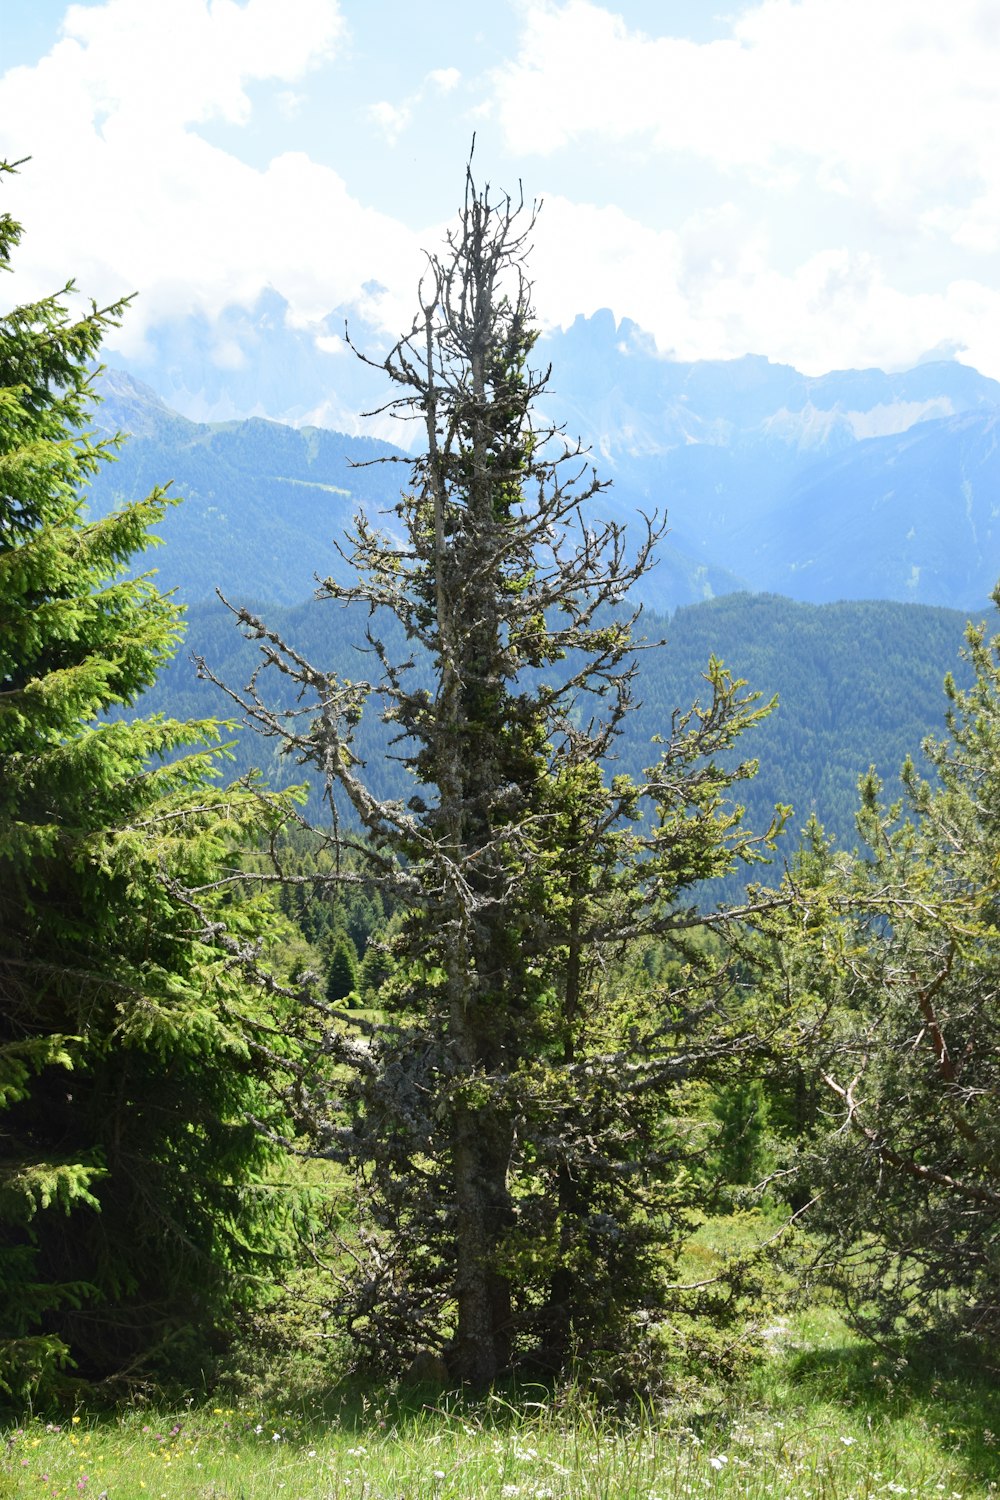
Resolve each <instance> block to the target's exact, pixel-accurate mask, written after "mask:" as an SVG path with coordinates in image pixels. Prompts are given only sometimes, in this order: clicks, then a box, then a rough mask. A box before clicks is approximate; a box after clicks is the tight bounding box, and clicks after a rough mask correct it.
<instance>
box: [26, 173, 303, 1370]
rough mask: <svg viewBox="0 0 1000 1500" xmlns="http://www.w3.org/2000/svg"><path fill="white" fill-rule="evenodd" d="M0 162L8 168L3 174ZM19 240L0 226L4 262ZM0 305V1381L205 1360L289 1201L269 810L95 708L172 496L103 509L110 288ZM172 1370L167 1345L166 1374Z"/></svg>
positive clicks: (144, 644) (140, 667) (121, 660)
mask: <svg viewBox="0 0 1000 1500" xmlns="http://www.w3.org/2000/svg"><path fill="white" fill-rule="evenodd" d="M2 170H3V171H9V170H11V169H10V168H8V167H4V168H3V169H2ZM19 237H20V230H19V227H18V226H17V225H16V224H15V223H13V222H12V220H11V219H10V218H9V216H4V217H2V218H0V262H2V263H4V264H6V263H7V261H8V260H9V257H10V253H11V251H12V250H13V248H14V247H15V246H16V244H17V242H18V239H19ZM71 292H72V285H69V286H67V287H66V288H65V289H64V290H63V292H62V293H60V294H58V295H56V296H53V297H51V298H46V299H43V300H42V301H39V302H36V303H33V304H31V305H28V306H22V307H16V308H15V309H14V310H13V311H12V312H10V313H8V314H6V316H5V317H3V318H2V319H0V414H2V420H0V476H2V486H0V994H2V1004H0V1109H2V1113H0V1300H2V1302H3V1305H4V1307H5V1308H6V1309H7V1310H8V1312H7V1316H6V1318H5V1326H4V1327H3V1329H2V1330H0V1389H3V1390H6V1391H7V1392H8V1393H10V1394H17V1395H20V1394H23V1393H24V1390H25V1388H26V1387H27V1386H30V1385H33V1384H35V1383H36V1382H37V1381H38V1380H39V1379H40V1378H41V1377H42V1376H43V1375H45V1374H46V1373H49V1374H51V1373H53V1372H55V1371H57V1370H58V1369H59V1368H60V1367H61V1366H64V1365H65V1364H66V1363H67V1362H68V1361H72V1363H73V1364H74V1365H75V1366H76V1368H77V1370H78V1371H79V1373H80V1374H82V1375H86V1376H89V1377H94V1378H100V1377H107V1376H110V1375H113V1374H115V1373H116V1372H118V1371H121V1370H123V1369H129V1370H130V1371H132V1372H138V1371H139V1370H141V1369H145V1368H148V1367H149V1366H150V1364H151V1363H152V1364H154V1365H155V1364H156V1362H157V1361H159V1365H160V1368H161V1369H162V1368H165V1367H167V1366H168V1365H169V1363H170V1360H171V1358H173V1357H174V1356H173V1355H172V1354H171V1353H170V1351H171V1350H174V1351H180V1350H183V1357H184V1358H190V1359H196V1360H198V1361H199V1362H203V1361H204V1360H205V1359H206V1357H208V1355H209V1354H210V1351H211V1346H212V1345H213V1343H217V1342H218V1341H219V1339H220V1338H221V1337H222V1335H223V1333H224V1328H225V1324H226V1321H227V1319H228V1318H229V1317H230V1315H231V1311H232V1309H233V1307H234V1306H236V1305H237V1304H238V1303H239V1302H240V1301H241V1300H244V1299H245V1298H246V1296H247V1295H249V1291H248V1285H247V1283H246V1281H245V1280H244V1279H243V1278H245V1276H246V1274H247V1273H248V1272H249V1271H251V1270H254V1269H257V1268H260V1267H263V1266H264V1265H266V1264H267V1260H268V1257H269V1256H271V1255H272V1254H273V1253H274V1250H275V1247H276V1245H277V1243H278V1241H277V1238H276V1235H277V1230H278V1226H279V1221H280V1217H281V1216H280V1213H276V1212H275V1210H274V1209H273V1208H272V1206H271V1203H272V1200H271V1198H269V1197H268V1196H267V1195H260V1194H258V1193H257V1192H255V1191H254V1187H253V1184H254V1183H255V1182H259V1181H260V1179H261V1174H262V1173H263V1171H264V1169H265V1167H266V1165H267V1162H268V1160H269V1157H270V1155H271V1151H270V1148H268V1147H266V1146H265V1145H264V1143H263V1141H262V1138H261V1136H260V1135H259V1133H258V1132H257V1130H256V1129H255V1127H254V1125H253V1124H252V1122H251V1117H252V1116H254V1115H261V1116H267V1115H269V1114H273V1112H274V1106H273V1105H272V1104H271V1103H270V1102H269V1097H268V1094H267V1091H266V1089H265V1072H266V1068H265V1066H264V1064H263V1062H262V1059H261V1054H260V1052H259V1050H258V1049H257V1048H256V1047H255V1045H254V1039H253V1029H252V1026H250V1027H248V1024H247V1023H246V1022H245V1020H244V1018H245V1017H248V1016H249V1017H251V1018H252V1016H253V1014H254V1012H255V1011H256V1012H257V1013H258V1014H259V1013H260V1008H261V1002H260V1001H259V1000H258V999H255V998H254V995H253V992H252V990H251V989H250V987H249V986H248V984H247V982H246V980H245V978H244V968H245V964H243V963H241V961H240V957H239V955H240V952H241V951H244V952H245V953H246V954H249V953H251V952H252V950H253V947H254V944H255V943H256V941H257V939H258V938H259V936H260V934H261V932H262V924H263V923H264V922H265V921H266V917H267V913H266V908H265V907H264V906H262V905H261V903H260V902H259V901H258V900H255V899H251V898H249V897H244V896H242V895H240V894H239V892H238V890H237V888H236V887H235V886H234V885H233V884H232V881H231V879H230V878H229V876H230V872H231V869H232V867H233V866H234V864H235V861H236V859H237V851H238V849H239V846H240V845H241V843H243V842H245V841H248V840H252V839H256V838H259V837H260V836H261V835H262V833H263V832H264V831H265V830H266V829H267V828H269V827H273V826H276V825H277V823H278V821H279V820H280V818H281V816H282V808H281V805H280V804H279V803H278V802H275V801H273V800H268V799H267V798H265V797H263V796H262V795H261V794H260V793H259V791H258V790H257V789H256V788H255V787H254V786H253V785H252V784H250V783H245V784H242V785H236V786H233V787H231V788H229V789H228V790H224V789H222V788H221V787H220V786H219V784H218V775H219V764H218V763H219V752H218V745H219V740H220V726H219V725H217V724H215V723H213V722H193V723H180V722H177V721H173V720H169V719H164V718H161V717H152V718H147V719H144V720H136V721H133V722H127V721H126V720H125V719H124V718H122V717H111V715H114V714H116V713H118V712H120V711H122V710H125V709H127V708H130V707H131V706H132V705H133V704H134V703H135V700H136V699H137V697H138V696H139V694H140V693H141V692H142V691H143V689H144V688H146V687H147V686H148V685H149V684H150V683H152V682H153V680H154V679H155V677H156V674H157V672H158V671H159V669H160V667H161V666H162V665H163V663H164V662H165V661H166V660H167V658H168V657H169V655H170V654H171V652H172V651H173V649H174V647H175V645H176V643H177V641H178V640H179V638H180V619H179V612H178V609H177V607H176V606H175V605H174V604H173V603H172V602H171V601H170V600H169V599H167V598H165V597H164V596H162V595H161V594H160V593H159V592H158V591H157V589H156V587H155V585H154V583H153V580H152V577H151V576H150V575H149V574H146V575H143V576H141V577H138V578H130V577H127V576H125V573H124V568H125V565H126V564H127V562H128V561H129V559H130V558H131V557H132V555H133V554H134V553H135V552H136V551H137V550H138V549H140V548H142V547H145V546H146V545H148V543H149V541H150V536H149V528H150V527H151V526H152V525H154V524H155V523H156V522H157V521H158V520H159V519H160V518H161V517H162V516H163V515H164V513H165V510H166V507H167V504H168V501H167V498H166V496H165V495H164V494H163V492H162V491H154V493H153V494H152V495H151V496H149V498H148V499H146V500H143V501H139V502H136V503H134V504H132V505H130V506H128V507H127V508H125V509H124V510H122V511H119V512H116V513H114V514H113V515H110V516H107V517H105V518H103V519H101V520H99V521H92V522H89V523H88V522H87V521H85V520H84V517H83V491H84V487H85V485H86V483H87V481H88V479H89V478H90V477H91V476H92V475H93V474H94V473H95V472H96V471H97V470H98V468H99V467H100V466H101V465H102V464H104V463H105V462H106V461H107V460H108V459H109V458H110V457H111V456H112V452H111V450H112V448H113V446H114V444H113V443H105V442H96V441H95V440H94V439H93V437H92V436H89V435H88V434H87V432H86V423H87V417H88V411H89V408H90V404H91V399H92V398H91V377H90V376H89V375H88V366H89V365H90V363H91V362H92V360H93V358H94V356H95V355H96V353H97V350H98V348H99V346H100V342H101V338H102V335H103V333H104V331H105V329H106V328H107V327H108V326H109V325H113V324H115V323H117V321H118V319H119V318H120V317H121V315H122V313H123V311H124V306H125V304H124V303H116V304H113V305H112V306H110V307H108V308H105V309H98V308H97V307H96V306H92V307H91V310H90V311H89V312H84V313H82V314H79V315H76V314H74V313H73V312H71V311H70V307H69V303H68V301H67V298H68V296H69V294H70V293H71ZM176 1363H177V1361H176V1360H175V1364H176Z"/></svg>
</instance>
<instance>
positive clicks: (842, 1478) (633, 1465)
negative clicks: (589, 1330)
mask: <svg viewBox="0 0 1000 1500" xmlns="http://www.w3.org/2000/svg"><path fill="white" fill-rule="evenodd" d="M535 1398H538V1399H535ZM990 1423H993V1424H994V1426H995V1427H996V1428H1000V1400H998V1397H997V1395H996V1393H995V1391H994V1388H993V1383H992V1382H991V1381H990V1380H987V1379H985V1378H984V1377H976V1376H974V1375H972V1374H968V1373H967V1374H965V1375H963V1374H961V1373H960V1372H955V1373H953V1374H951V1375H947V1374H945V1375H942V1374H940V1373H937V1374H933V1373H932V1372H931V1371H930V1370H927V1371H920V1370H914V1369H912V1368H911V1367H909V1366H905V1367H900V1368H897V1367H895V1366H892V1367H890V1366H887V1365H886V1364H885V1362H884V1361H882V1360H881V1358H880V1357H879V1356H876V1357H875V1358H874V1362H873V1356H872V1354H871V1351H870V1350H868V1349H867V1348H865V1347H862V1346H859V1345H856V1344H851V1343H845V1342H844V1341H843V1340H841V1341H840V1342H839V1343H836V1342H834V1341H833V1340H832V1339H827V1340H825V1341H823V1342H821V1343H820V1344H818V1345H817V1346H816V1347H814V1348H812V1349H809V1350H795V1349H791V1350H789V1351H786V1352H784V1353H779V1354H776V1355H775V1356H774V1357H773V1359H772V1360H771V1361H769V1362H768V1365H767V1366H766V1368H765V1369H764V1370H762V1371H761V1373H760V1375H759V1376H758V1377H757V1378H756V1379H755V1381H754V1382H752V1383H751V1384H750V1385H748V1386H746V1387H744V1388H743V1390H742V1391H741V1393H740V1396H739V1399H734V1400H733V1401H732V1402H731V1403H728V1402H727V1403H723V1404H719V1405H717V1406H716V1407H715V1408H713V1409H710V1410H702V1411H700V1412H698V1413H697V1414H694V1413H692V1412H687V1413H685V1412H683V1411H679V1410H678V1411H675V1410H672V1409H671V1408H670V1407H667V1408H665V1409H664V1410H662V1411H661V1412H659V1413H657V1414H656V1415H655V1416H652V1415H651V1414H650V1413H648V1412H646V1413H642V1412H640V1413H638V1414H637V1415H636V1417H635V1418H634V1420H632V1421H629V1422H624V1421H622V1420H620V1419H619V1420H612V1419H611V1418H609V1417H603V1416H601V1415H600V1414H599V1413H598V1412H597V1411H596V1410H595V1409H594V1408H593V1407H590V1406H588V1405H587V1404H586V1403H585V1402H584V1401H583V1399H582V1398H580V1397H576V1398H574V1399H573V1400H571V1401H566V1400H562V1401H560V1400H556V1399H553V1398H550V1397H547V1396H546V1395H545V1394H544V1393H542V1392H534V1393H532V1392H530V1391H529V1392H528V1393H522V1395H521V1397H520V1398H519V1399H518V1401H517V1403H516V1404H515V1403H513V1402H512V1401H510V1400H507V1399H505V1398H502V1397H499V1396H494V1397H491V1398H488V1399H486V1400H484V1401H481V1402H475V1403H471V1402H470V1403H464V1404H462V1403H457V1402H455V1401H453V1400H450V1399H449V1400H444V1401H440V1402H438V1403H436V1404H433V1405H428V1406H423V1407H421V1406H420V1405H419V1403H416V1402H412V1403H411V1404H410V1406H409V1408H408V1407H407V1406H406V1405H405V1404H400V1403H397V1404H395V1405H392V1406H390V1405H389V1404H385V1405H382V1406H380V1405H378V1404H372V1403H369V1402H366V1401H364V1400H361V1401H360V1403H354V1404H347V1403H345V1404H344V1405H343V1407H342V1408H341V1409H339V1410H334V1411H331V1410H329V1409H328V1410H327V1411H326V1412H325V1413H320V1411H319V1410H318V1409H315V1408H313V1409H311V1410H310V1409H308V1408H303V1409H294V1408H291V1407H289V1408H288V1409H284V1410H281V1409H269V1410H262V1409H260V1407H259V1406H255V1405H253V1404H250V1405H246V1404H244V1405H241V1406H233V1407H219V1406H214V1407H213V1406H199V1405H196V1404H194V1403H192V1404H191V1405H190V1406H187V1407H184V1408H183V1409H181V1410H178V1411H164V1410H156V1411H153V1410H146V1411H143V1410H138V1409H132V1410H128V1411H125V1412H123V1413H121V1414H119V1415H117V1416H108V1415H104V1416H98V1415H93V1416H91V1415H88V1414H87V1413H86V1412H78V1413H77V1414H76V1415H75V1416H74V1417H73V1418H71V1419H67V1420H63V1421H58V1422H56V1421H46V1420H44V1419H42V1418H35V1419H32V1420H29V1421H24V1422H22V1423H21V1424H20V1425H18V1426H16V1427H11V1428H10V1429H9V1430H8V1431H7V1432H6V1433H5V1434H4V1437H5V1444H4V1450H3V1457H2V1459H0V1493H2V1494H3V1495H12V1496H13V1495H17V1496H22V1495H23V1496H38V1497H52V1500H55V1497H70V1500H73V1497H77V1500H78V1497H80V1496H84V1497H87V1500H97V1497H98V1496H100V1495H101V1494H102V1493H105V1492H106V1494H107V1497H108V1500H145V1497H148V1500H175V1497H176V1500H258V1497H260V1500H264V1497H267V1500H271V1497H274V1500H278V1497H280V1500H307V1497H308V1500H321V1497H322V1500H333V1497H337V1500H349V1497H353V1500H362V1497H363V1500H421V1497H428V1500H459V1497H461V1500H494V1497H496V1500H557V1497H558V1500H569V1497H573V1500H598V1497H600V1500H656V1497H658V1500H689V1497H700V1496H719V1497H734V1500H735V1497H737V1496H747V1497H751V1500H777V1497H785V1496H787V1497H792V1496H794V1497H796V1500H862V1497H864V1500H868V1497H875V1496H880V1497H881V1496H884V1497H887V1500H888V1497H892V1496H898V1495H903V1494H906V1495H910V1496H924V1497H927V1500H938V1497H942V1500H954V1497H957V1496H962V1497H970V1496H976V1495H988V1494H990V1493H991V1492H992V1491H993V1490H994V1489H995V1488H996V1486H997V1483H998V1482H1000V1448H998V1445H997V1439H996V1437H994V1434H993V1430H992V1429H991V1426H990Z"/></svg>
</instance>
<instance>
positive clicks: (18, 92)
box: [0, 0, 417, 352]
mask: <svg viewBox="0 0 1000 1500" xmlns="http://www.w3.org/2000/svg"><path fill="white" fill-rule="evenodd" d="M343 32H344V21H343V17H342V15H341V11H340V7H339V5H338V3H337V0H245V3H244V4H236V3H234V0H106V3H105V4H104V5H100V6H93V7H83V6H77V5H73V6H70V7H69V9H68V11H67V13H66V17H65V20H64V22H63V27H62V33H63V34H62V37H61V39H60V40H59V41H58V42H57V44H56V45H55V46H54V47H53V48H52V50H51V51H50V52H49V54H48V55H47V56H46V57H44V58H43V59H42V60H41V61H40V62H39V63H38V64H37V66H35V67H33V68H27V67H20V68H14V69H11V70H10V71H8V72H7V73H6V74H5V75H4V76H3V77H2V78H0V122H2V123H0V155H4V156H6V157H7V158H8V159H11V160H13V159H16V158H19V157H21V156H26V155H30V156H31V158H32V159H31V161H30V163H28V164H27V165H26V166H25V167H24V168H23V169H22V171H21V173H20V174H19V176H18V178H17V179H15V180H14V182H13V183H9V184H8V185H7V187H6V189H5V206H7V207H8V208H9V209H10V210H11V211H12V212H14V213H15V214H16V215H17V216H18V217H19V218H21V219H22V220H23V222H24V223H25V225H26V229H27V234H28V238H27V241H26V247H25V249H26V250H27V249H28V248H29V247H30V255H29V254H26V253H25V252H22V254H21V256H20V258H19V264H18V283H17V288H16V292H17V295H18V297H19V298H24V297H26V296H32V295H40V294H42V293H44V292H47V291H50V290H52V289H53V288H54V287H56V286H58V285H60V284H61V282H62V281H63V280H64V279H65V277H66V274H67V272H68V270H72V272H73V273H74V274H75V275H76V276H77V279H78V281H79V283H80V285H81V287H82V288H84V289H85V290H86V291H87V292H88V294H91V295H93V296H95V297H98V298H103V299H109V300H110V299H111V298H113V297H117V296H120V295H121V294H122V293H123V292H129V291H131V290H133V289H136V288H138V289H139V290H140V292H141V297H140V299H139V301H138V303H137V304H136V308H135V309H134V311H132V312H131V313H130V314H129V316H128V318H127V320H126V323H125V327H124V330H123V331H122V333H121V334H118V335H115V336H114V338H113V339H112V340H110V341H109V342H110V343H111V346H112V347H118V348H123V349H125V350H127V351H129V352H135V351H136V347H137V345H139V344H140V343H141V340H142V337H143V330H144V328H145V327H146V326H147V325H148V324H149V323H152V322H155V321H157V320H158V319H160V318H163V317H165V316H170V315H174V314H183V313H187V312H191V311H195V310H199V311H203V312H206V313H208V314H209V315H213V314H214V313H216V312H217V311H218V310H219V308H221V307H222V306H224V305H226V304H227V303H232V302H239V303H243V304H247V305H249V304H250V303H252V302H253V300H254V299H255V297H257V296H258V295H259V293H260V292H261V290H262V289H263V288H264V287H265V286H267V285H269V284H271V285H275V286H277V287H279V288H280V290H281V292H282V294H283V296H284V297H286V298H287V299H288V301H289V302H290V304H291V305H292V307H293V309H294V311H295V312H296V313H297V314H298V315H299V316H300V317H320V316H322V315H323V314H324V313H325V312H328V311H329V310H330V308H331V307H333V306H335V305H336V304H337V303H338V302H339V301H344V300H347V299H349V298H351V297H353V296H355V295H356V294H357V293H358V291H359V289H360V287H361V285H362V284H363V283H364V282H365V281H367V280H368V279H370V278H371V277H372V276H376V277H378V278H379V280H381V281H383V282H385V283H386V284H387V285H390V286H391V285H393V284H398V283H399V282H400V280H401V272H402V270H403V267H407V268H409V267H410V266H411V265H412V266H413V267H416V265H417V258H416V247H415V245H414V244H413V243H412V237H411V236H410V235H409V234H408V233H407V231H406V230H405V229H403V228H402V226H400V225H399V224H397V223H395V221H392V220H389V219H388V218H386V217H385V216H384V215H381V214H378V213H376V212H375V211H373V210H371V209H368V208H365V207H364V206H363V205H362V204H360V203H359V202H358V201H357V200H356V199H354V198H353V197H352V196H351V195H350V194H349V193H348V191H347V188H346V186H345V184H344V181H343V179H342V178H341V177H340V176H339V175H338V174H337V173H336V172H335V171H333V170H332V169H330V168H329V167H325V166H321V165H318V164H317V163H316V162H314V161H312V160H311V159H310V158H309V157H308V156H306V155H305V154H304V153H301V152H284V153H282V154H280V155H278V156H276V157H275V158H274V159H273V160H272V161H271V162H270V163H269V164H268V165H267V166H266V167H265V168H263V169H258V168H255V167H252V166H250V165H248V164H246V163H245V162H243V161H241V160H240V159H239V158H238V157H237V156H235V155H233V154H231V153H230V152H228V151H225V150H223V149H221V148H220V147H218V146H215V145H213V144H211V143H210V142H209V141H208V140H207V139H206V138H205V136H204V134H202V133H200V132H199V128H198V127H199V126H204V125H205V124H206V122H209V121H213V120H222V121H226V122H229V123H231V124H241V123H245V122H246V121H247V119H248V117H249V113H250V109H251V104H250V95H249V93H248V89H249V87H250V86H251V85H253V84H260V83H262V82H264V83H266V82H269V81H270V82H273V83H274V84H275V85H276V86H278V85H280V86H282V93H283V94H285V95H287V92H288V86H289V85H291V84H293V83H296V82H297V81H300V80H302V79H303V78H304V77H305V75H306V74H307V73H308V71H309V70H310V69H311V68H313V67H315V66H317V65H319V64H321V63H322V62H323V61H325V60H326V59H328V58H329V57H331V56H332V55H333V54H334V53H335V51H336V49H337V47H338V44H339V43H340V41H341V38H342V36H343ZM70 143H71V144H70ZM68 226H72V229H73V235H74V237H75V239H76V240H77V242H78V245H77V246H74V247H73V249H72V251H71V252H68V249H67V240H68V238H69V235H68V233H67V229H68ZM79 245H84V246H86V247H88V248H87V249H86V250H84V252H83V253H82V254H81V253H80V250H79V248H78V246H79ZM331 247H335V253H331ZM409 279H410V280H411V281H412V279H413V277H412V275H410V277H409ZM4 290H5V291H6V288H5V289H4ZM12 290H13V289H12ZM394 314H395V310H394V309H393V310H389V309H388V308H387V316H393V315H394Z"/></svg>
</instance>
